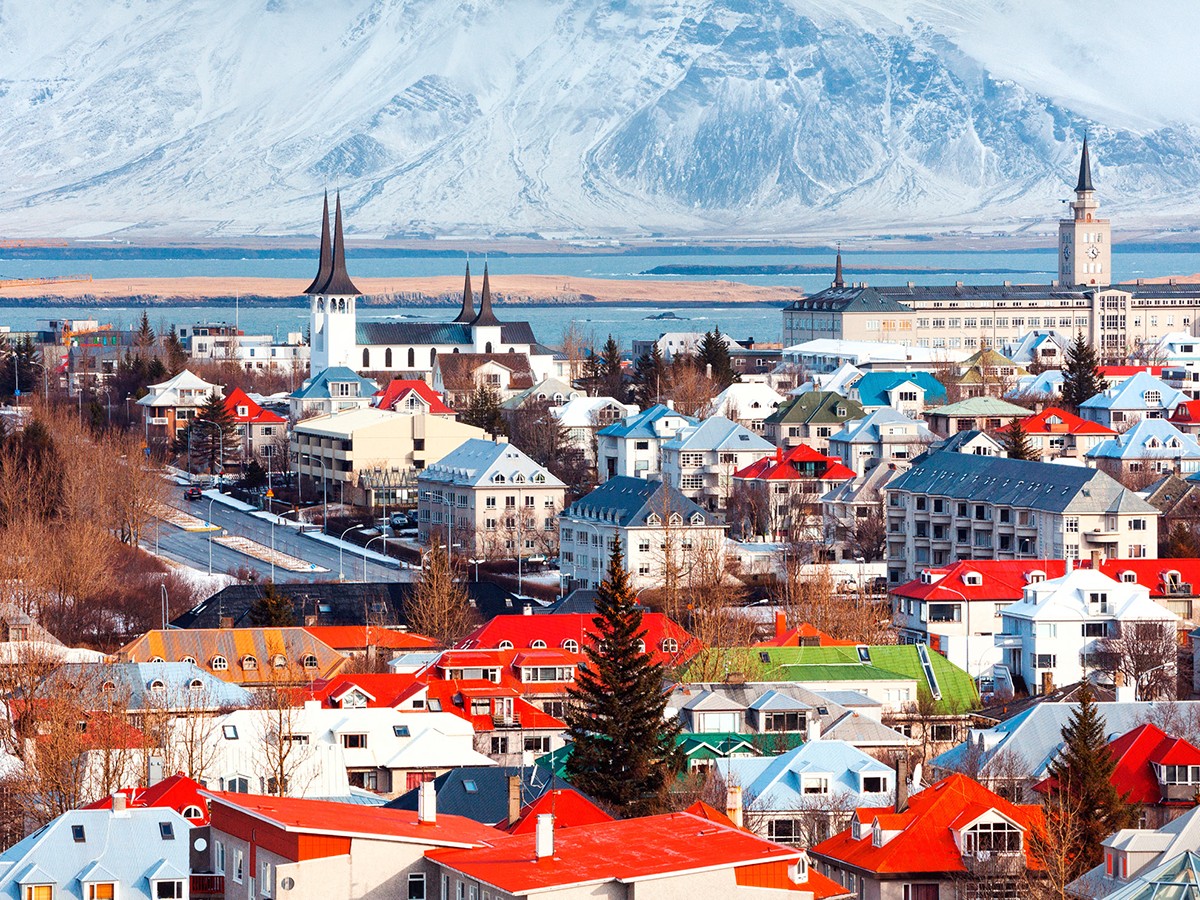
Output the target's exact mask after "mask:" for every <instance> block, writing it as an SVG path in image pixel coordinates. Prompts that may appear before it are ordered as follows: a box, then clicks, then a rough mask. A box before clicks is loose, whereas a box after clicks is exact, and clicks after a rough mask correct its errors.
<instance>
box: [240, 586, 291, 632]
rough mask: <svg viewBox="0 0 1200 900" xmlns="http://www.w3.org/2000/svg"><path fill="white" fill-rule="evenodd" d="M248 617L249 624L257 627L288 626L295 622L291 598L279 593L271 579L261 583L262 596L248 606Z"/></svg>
mask: <svg viewBox="0 0 1200 900" xmlns="http://www.w3.org/2000/svg"><path fill="white" fill-rule="evenodd" d="M249 617H250V624H251V625H253V626H255V627H257V628H288V627H290V626H292V625H295V624H296V613H295V609H294V608H293V606H292V598H291V597H288V596H287V595H286V594H281V593H280V592H279V590H278V588H276V587H275V582H273V581H268V582H266V583H265V584H264V585H263V592H262V596H261V597H259V598H258V599H257V600H255V601H254V605H253V606H251V607H250V612H249Z"/></svg>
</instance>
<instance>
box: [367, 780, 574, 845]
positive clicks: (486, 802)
mask: <svg viewBox="0 0 1200 900" xmlns="http://www.w3.org/2000/svg"><path fill="white" fill-rule="evenodd" d="M514 776H516V777H518V778H519V779H520V794H519V797H520V803H521V806H522V807H526V806H528V805H529V804H530V803H533V802H534V801H535V800H537V799H538V798H539V797H541V796H542V795H543V794H545V793H547V792H548V791H557V790H572V791H573V789H572V788H571V785H570V784H568V783H567V782H566V781H564V780H563V779H561V778H559V777H558V776H547V775H546V773H545V772H543V771H539V770H537V769H535V768H533V767H531V766H521V767H516V766H459V767H458V768H456V769H451V770H450V771H449V772H444V773H442V774H441V775H439V776H438V777H437V778H435V779H433V785H434V788H435V790H436V791H437V801H438V816H439V818H440V817H441V815H442V813H443V812H445V813H448V814H451V815H460V816H465V817H466V818H468V819H471V820H473V821H475V822H480V823H482V824H484V825H499V824H500V823H502V822H506V821H508V790H509V779H510V778H512V777H514ZM418 792H419V791H418V789H417V788H413V789H412V790H410V791H408V792H407V793H404V794H401V795H400V796H399V797H397V798H396V799H394V800H390V801H389V802H388V803H387V804H386V805H387V807H388V808H389V809H404V810H409V811H411V812H416V810H417V806H418ZM576 793H577V792H576ZM494 836H495V835H494V834H493V837H494Z"/></svg>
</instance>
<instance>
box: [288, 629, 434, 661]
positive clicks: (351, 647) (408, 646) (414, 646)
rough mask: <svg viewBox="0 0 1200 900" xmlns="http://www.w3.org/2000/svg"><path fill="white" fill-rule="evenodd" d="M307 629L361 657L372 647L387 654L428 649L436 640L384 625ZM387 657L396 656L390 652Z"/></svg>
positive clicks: (332, 644)
mask: <svg viewBox="0 0 1200 900" xmlns="http://www.w3.org/2000/svg"><path fill="white" fill-rule="evenodd" d="M304 630H305V631H307V632H308V633H309V634H311V635H312V636H313V637H315V638H316V639H317V640H319V641H323V642H324V643H326V644H328V645H329V646H330V647H332V648H333V649H334V650H337V651H338V652H339V653H344V654H346V655H347V656H362V655H364V654H365V653H366V652H367V651H368V650H369V649H371V648H379V649H380V650H386V651H397V650H427V649H429V648H430V647H436V646H437V641H435V640H434V639H433V638H427V637H425V636H424V635H423V634H416V633H414V632H411V631H398V630H397V629H395V628H384V627H383V626H381V625H365V626H364V625H306V626H305V627H304ZM385 655H386V656H387V657H389V658H390V657H391V656H393V655H394V654H392V653H387V654H385Z"/></svg>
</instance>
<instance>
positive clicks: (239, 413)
mask: <svg viewBox="0 0 1200 900" xmlns="http://www.w3.org/2000/svg"><path fill="white" fill-rule="evenodd" d="M225 409H226V411H227V412H228V413H229V415H231V416H232V417H233V420H234V421H235V422H237V423H239V424H242V425H286V424H287V420H286V419H284V418H283V416H281V415H278V414H277V413H273V412H271V411H270V410H269V409H263V408H262V407H261V406H259V405H258V404H257V403H256V402H255V401H254V400H253V399H251V397H250V395H249V394H247V393H246V392H245V391H243V390H242V389H241V388H240V387H235V388H234V389H233V390H231V391H230V392H229V393H228V394H226V395H225Z"/></svg>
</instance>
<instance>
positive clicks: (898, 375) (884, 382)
mask: <svg viewBox="0 0 1200 900" xmlns="http://www.w3.org/2000/svg"><path fill="white" fill-rule="evenodd" d="M906 381H911V382H912V383H913V384H915V385H917V387H919V388H921V389H922V390H923V391H925V402H926V404H934V403H945V402H946V388H945V387H943V385H942V383H941V382H940V381H938V380H937V379H936V378H934V377H933V376H932V375H931V374H930V373H928V372H868V373H867V374H866V375H864V376H863V377H862V378H860V379H858V381H856V382H855V383H854V390H855V391H857V392H858V400H859V402H860V403H862V405H863V406H890V405H891V404H889V403H888V397H887V392H888V391H890V390H894V389H895V388H897V387H899V386H900V385H902V384H904V383H905V382H906Z"/></svg>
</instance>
